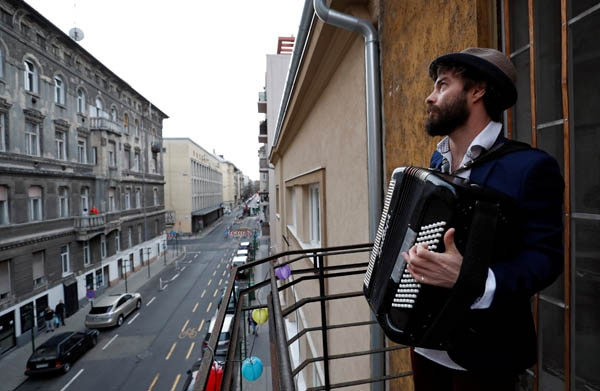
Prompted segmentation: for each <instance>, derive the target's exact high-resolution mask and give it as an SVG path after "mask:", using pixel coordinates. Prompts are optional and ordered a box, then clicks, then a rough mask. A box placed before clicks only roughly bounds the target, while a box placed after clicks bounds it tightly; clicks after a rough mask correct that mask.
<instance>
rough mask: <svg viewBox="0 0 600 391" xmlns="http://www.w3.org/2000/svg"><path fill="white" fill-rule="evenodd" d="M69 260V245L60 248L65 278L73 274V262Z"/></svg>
mask: <svg viewBox="0 0 600 391" xmlns="http://www.w3.org/2000/svg"><path fill="white" fill-rule="evenodd" d="M69 258H70V257H69V244H68V243H67V244H65V245H64V246H61V248H60V263H61V265H62V274H63V276H66V275H67V274H71V261H70V259H69Z"/></svg>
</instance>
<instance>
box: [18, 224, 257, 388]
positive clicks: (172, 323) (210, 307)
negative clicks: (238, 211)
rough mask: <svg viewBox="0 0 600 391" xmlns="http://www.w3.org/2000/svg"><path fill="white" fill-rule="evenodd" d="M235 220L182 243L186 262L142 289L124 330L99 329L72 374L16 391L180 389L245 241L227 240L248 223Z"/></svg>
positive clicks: (30, 382) (31, 382)
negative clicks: (139, 305)
mask: <svg viewBox="0 0 600 391" xmlns="http://www.w3.org/2000/svg"><path fill="white" fill-rule="evenodd" d="M233 218H234V217H233V216H226V217H225V218H224V219H223V220H222V221H221V222H219V223H217V227H215V229H213V230H212V231H211V232H210V233H209V234H207V235H206V236H204V237H203V238H201V239H187V240H186V239H183V240H180V244H181V245H183V246H185V248H186V257H185V258H184V259H183V260H182V261H181V262H179V263H178V265H175V264H173V265H170V266H169V267H166V268H165V269H164V270H163V271H162V272H161V273H160V274H157V275H155V276H154V277H153V278H152V279H151V280H149V282H148V283H147V284H145V285H144V286H143V287H142V288H141V289H139V292H140V293H141V294H142V296H143V300H144V302H143V305H142V308H141V310H140V311H136V312H133V313H132V314H131V315H130V316H129V317H128V318H127V319H126V321H125V323H124V324H123V326H121V327H118V328H113V329H108V330H101V333H100V338H99V339H98V345H97V346H96V347H95V348H94V349H92V350H90V351H89V352H88V353H86V354H85V355H84V356H83V357H82V358H81V359H80V360H79V361H78V362H77V363H75V365H73V367H72V369H71V371H70V372H69V373H67V374H65V375H58V376H49V377H44V378H39V379H38V378H30V379H28V380H27V381H26V382H25V383H23V384H22V385H21V386H20V387H19V388H18V389H17V390H18V391H27V390H44V391H49V390H57V391H67V390H87V391H96V390H97V391H100V390H102V391H112V390H114V391H120V390H148V391H165V390H166V391H176V390H181V387H182V385H183V383H184V382H185V378H186V377H187V373H186V372H187V370H188V369H189V368H190V367H191V366H192V364H193V363H194V361H195V360H196V359H198V358H199V357H200V356H201V350H202V341H203V340H204V336H205V334H206V332H207V330H208V324H209V321H210V318H211V317H212V316H213V315H214V314H215V311H216V309H217V303H218V301H219V298H220V294H221V288H223V287H225V286H226V283H227V280H228V277H229V263H230V260H231V258H232V256H233V254H234V252H235V250H236V249H237V247H238V244H239V242H240V241H241V239H237V238H235V239H234V238H231V237H230V238H229V239H226V238H225V235H224V231H225V227H227V226H229V225H233V227H234V228H235V227H236V226H237V227H241V226H243V225H244V222H243V221H238V223H237V224H236V223H234V221H233ZM245 220H246V219H245ZM247 220H249V221H250V220H252V219H247ZM159 278H160V279H162V281H163V284H162V286H163V289H160V288H159V286H160V283H159V282H158V280H159Z"/></svg>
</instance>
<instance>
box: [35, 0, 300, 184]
mask: <svg viewBox="0 0 600 391" xmlns="http://www.w3.org/2000/svg"><path fill="white" fill-rule="evenodd" d="M26 2H27V3H28V4H29V5H31V6H32V7H33V8H35V9H36V10H37V11H38V12H40V13H41V14H42V15H44V17H46V18H47V19H48V20H50V21H51V22H52V23H53V24H54V25H56V26H57V27H58V28H60V29H61V30H62V31H63V32H65V33H66V34H68V32H69V30H70V29H71V28H73V27H78V28H80V29H81V30H83V33H84V36H85V37H84V39H83V40H82V41H80V42H79V44H80V45H81V46H82V47H83V48H84V49H85V50H87V51H88V52H89V53H90V54H92V55H93V56H94V57H95V58H96V59H98V60H99V61H100V62H102V63H103V64H104V65H105V66H107V67H108V68H109V69H110V70H111V71H113V72H114V73H115V74H116V75H117V76H119V77H120V78H121V79H123V80H124V81H125V82H127V83H128V84H129V85H130V86H131V87H133V88H134V89H135V90H136V91H137V92H139V93H140V94H142V95H143V96H144V97H145V98H146V99H148V100H149V101H150V102H151V103H152V104H153V105H154V106H156V107H158V108H159V109H160V110H162V111H163V112H164V113H165V114H167V115H168V116H169V119H167V120H166V121H165V122H164V124H163V137H189V138H190V139H192V140H193V141H194V142H196V143H197V144H199V145H200V146H201V147H203V148H204V149H206V150H207V151H209V152H213V151H214V152H216V154H218V155H224V157H225V159H227V160H229V161H230V162H232V163H233V164H235V165H236V166H237V167H238V168H239V169H241V170H242V171H243V172H244V174H245V175H248V176H250V178H251V179H253V180H258V179H259V175H258V148H259V144H258V126H259V122H260V120H262V119H264V114H258V106H257V102H258V92H259V91H262V89H263V87H264V85H265V70H266V55H267V54H275V53H276V52H277V38H278V37H280V36H296V35H297V33H298V27H299V23H300V16H301V13H302V7H303V4H304V0H229V1H223V0H218V1H205V0H202V1H189V0H187V1H186V0H170V1H159V0H96V1H91V0H26Z"/></svg>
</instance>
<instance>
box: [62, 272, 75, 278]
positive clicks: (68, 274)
mask: <svg viewBox="0 0 600 391" xmlns="http://www.w3.org/2000/svg"><path fill="white" fill-rule="evenodd" d="M72 275H73V272H67V273H63V274H62V277H63V278H65V277H69V276H72Z"/></svg>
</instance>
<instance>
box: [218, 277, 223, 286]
mask: <svg viewBox="0 0 600 391" xmlns="http://www.w3.org/2000/svg"><path fill="white" fill-rule="evenodd" d="M222 283H223V279H222V278H221V279H220V280H219V286H221V284H222Z"/></svg>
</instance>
